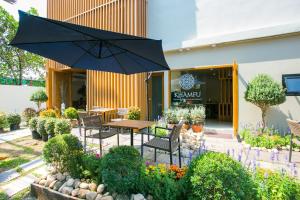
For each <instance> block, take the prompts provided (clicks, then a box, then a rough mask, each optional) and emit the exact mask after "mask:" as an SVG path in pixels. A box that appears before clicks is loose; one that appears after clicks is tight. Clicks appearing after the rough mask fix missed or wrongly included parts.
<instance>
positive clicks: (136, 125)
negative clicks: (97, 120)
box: [105, 120, 155, 130]
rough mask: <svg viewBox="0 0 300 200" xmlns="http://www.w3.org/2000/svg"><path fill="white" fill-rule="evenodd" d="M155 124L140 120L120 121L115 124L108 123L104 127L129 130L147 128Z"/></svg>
mask: <svg viewBox="0 0 300 200" xmlns="http://www.w3.org/2000/svg"><path fill="white" fill-rule="evenodd" d="M153 124H155V122H152V121H142V120H120V121H115V122H108V123H106V124H105V125H106V126H113V127H119V128H131V129H139V130H141V129H144V128H148V127H150V126H152V125H153Z"/></svg>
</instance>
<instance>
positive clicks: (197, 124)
mask: <svg viewBox="0 0 300 200" xmlns="http://www.w3.org/2000/svg"><path fill="white" fill-rule="evenodd" d="M191 120H192V130H193V132H195V133H200V132H201V131H202V130H203V126H204V121H205V107H204V106H202V105H201V106H196V107H194V108H192V109H191Z"/></svg>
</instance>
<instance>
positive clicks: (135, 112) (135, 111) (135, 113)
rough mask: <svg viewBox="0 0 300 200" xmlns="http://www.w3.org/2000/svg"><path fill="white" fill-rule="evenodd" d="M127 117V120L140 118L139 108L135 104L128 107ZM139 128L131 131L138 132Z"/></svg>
mask: <svg viewBox="0 0 300 200" xmlns="http://www.w3.org/2000/svg"><path fill="white" fill-rule="evenodd" d="M128 119H129V120H140V119H141V109H140V108H139V107H137V106H133V107H130V108H129V109H128ZM138 131H139V130H137V129H133V132H135V133H136V132H138Z"/></svg>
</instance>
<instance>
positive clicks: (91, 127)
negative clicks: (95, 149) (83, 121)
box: [82, 126, 101, 130]
mask: <svg viewBox="0 0 300 200" xmlns="http://www.w3.org/2000/svg"><path fill="white" fill-rule="evenodd" d="M82 128H85V129H94V130H99V129H101V127H100V126H82Z"/></svg>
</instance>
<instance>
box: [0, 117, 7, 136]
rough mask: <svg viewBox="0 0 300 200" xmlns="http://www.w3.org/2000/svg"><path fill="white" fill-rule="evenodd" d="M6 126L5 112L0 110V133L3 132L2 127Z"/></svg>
mask: <svg viewBox="0 0 300 200" xmlns="http://www.w3.org/2000/svg"><path fill="white" fill-rule="evenodd" d="M6 126H7V118H6V115H5V113H3V112H0V133H3V132H4V128H5V127H6Z"/></svg>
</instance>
